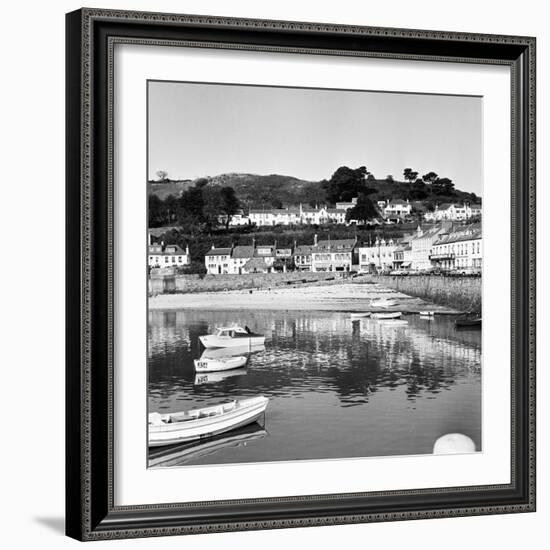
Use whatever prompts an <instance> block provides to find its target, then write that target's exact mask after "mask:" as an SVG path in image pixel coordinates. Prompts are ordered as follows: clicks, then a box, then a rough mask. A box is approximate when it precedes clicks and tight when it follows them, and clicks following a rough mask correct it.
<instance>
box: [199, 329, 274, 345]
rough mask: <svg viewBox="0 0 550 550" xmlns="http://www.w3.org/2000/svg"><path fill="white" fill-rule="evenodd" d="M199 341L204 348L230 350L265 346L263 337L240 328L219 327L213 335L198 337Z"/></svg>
mask: <svg viewBox="0 0 550 550" xmlns="http://www.w3.org/2000/svg"><path fill="white" fill-rule="evenodd" d="M199 340H200V341H201V343H202V345H203V346H204V347H205V348H232V347H237V346H248V347H250V348H252V347H254V346H262V345H264V344H265V336H264V335H263V334H256V333H255V332H251V331H249V330H247V329H246V328H242V327H237V326H235V327H219V328H217V329H216V333H215V334H206V335H205V336H199Z"/></svg>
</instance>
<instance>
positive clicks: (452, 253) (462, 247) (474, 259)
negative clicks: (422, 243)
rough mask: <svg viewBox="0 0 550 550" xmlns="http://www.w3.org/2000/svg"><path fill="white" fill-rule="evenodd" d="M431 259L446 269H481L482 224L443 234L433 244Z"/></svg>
mask: <svg viewBox="0 0 550 550" xmlns="http://www.w3.org/2000/svg"><path fill="white" fill-rule="evenodd" d="M430 259H431V262H432V264H433V265H436V266H438V267H442V268H444V269H481V266H482V262H483V246H482V234H481V225H480V224H477V223H476V224H471V225H467V226H463V227H460V228H458V229H456V230H455V231H451V232H449V233H447V234H444V235H441V236H440V238H439V239H437V241H435V242H434V244H433V247H432V254H431V257H430Z"/></svg>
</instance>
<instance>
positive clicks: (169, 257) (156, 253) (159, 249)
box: [148, 243, 191, 267]
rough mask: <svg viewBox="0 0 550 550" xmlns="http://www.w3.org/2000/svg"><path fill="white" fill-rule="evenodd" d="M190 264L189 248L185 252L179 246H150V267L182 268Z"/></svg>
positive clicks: (160, 244) (159, 244)
mask: <svg viewBox="0 0 550 550" xmlns="http://www.w3.org/2000/svg"><path fill="white" fill-rule="evenodd" d="M190 262H191V257H190V256H189V246H187V247H186V248H185V250H183V249H182V248H180V247H179V246H178V245H177V244H168V245H166V246H165V245H163V244H162V243H155V244H149V258H148V264H149V267H181V266H185V265H189V263H190Z"/></svg>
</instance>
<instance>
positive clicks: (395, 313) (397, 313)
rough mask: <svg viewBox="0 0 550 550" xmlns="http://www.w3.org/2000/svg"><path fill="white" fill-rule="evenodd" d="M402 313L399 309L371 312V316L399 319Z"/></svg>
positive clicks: (374, 317)
mask: <svg viewBox="0 0 550 550" xmlns="http://www.w3.org/2000/svg"><path fill="white" fill-rule="evenodd" d="M401 315H402V313H401V312H400V311H391V312H390V311H388V312H387V313H380V312H379V313H373V314H371V317H372V318H373V319H399V317H401Z"/></svg>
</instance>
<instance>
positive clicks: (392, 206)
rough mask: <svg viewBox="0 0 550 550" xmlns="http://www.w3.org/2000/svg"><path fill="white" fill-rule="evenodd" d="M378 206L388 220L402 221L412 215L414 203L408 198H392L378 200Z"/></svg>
mask: <svg viewBox="0 0 550 550" xmlns="http://www.w3.org/2000/svg"><path fill="white" fill-rule="evenodd" d="M377 204H378V208H379V209H380V212H381V213H382V215H383V216H384V218H386V219H387V220H393V221H402V220H403V218H406V217H407V216H410V215H411V212H412V205H411V203H410V202H409V200H408V199H407V200H406V201H404V200H402V199H391V200H386V201H378V203H377Z"/></svg>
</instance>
